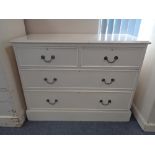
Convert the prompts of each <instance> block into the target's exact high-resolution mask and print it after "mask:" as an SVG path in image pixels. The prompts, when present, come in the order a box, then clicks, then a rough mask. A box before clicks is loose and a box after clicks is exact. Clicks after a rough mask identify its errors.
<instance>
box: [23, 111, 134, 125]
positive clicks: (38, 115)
mask: <svg viewBox="0 0 155 155" xmlns="http://www.w3.org/2000/svg"><path fill="white" fill-rule="evenodd" d="M26 113H27V117H28V119H29V120H32V121H51V120H52V121H113V122H114V121H118V122H123V121H125V122H127V121H129V120H130V116H131V112H130V111H125V110H124V111H95V110H94V111H64V110H44V109H40V110H27V111H26Z"/></svg>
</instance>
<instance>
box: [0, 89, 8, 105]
mask: <svg viewBox="0 0 155 155" xmlns="http://www.w3.org/2000/svg"><path fill="white" fill-rule="evenodd" d="M4 101H9V94H8V92H6V91H0V102H4Z"/></svg>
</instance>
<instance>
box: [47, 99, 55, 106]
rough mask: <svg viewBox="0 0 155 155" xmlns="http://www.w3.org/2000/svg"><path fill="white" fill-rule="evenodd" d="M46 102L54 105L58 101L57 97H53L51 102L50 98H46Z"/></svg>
mask: <svg viewBox="0 0 155 155" xmlns="http://www.w3.org/2000/svg"><path fill="white" fill-rule="evenodd" d="M46 102H47V103H49V104H50V105H55V104H56V103H57V102H58V99H55V100H54V102H51V101H50V99H46Z"/></svg>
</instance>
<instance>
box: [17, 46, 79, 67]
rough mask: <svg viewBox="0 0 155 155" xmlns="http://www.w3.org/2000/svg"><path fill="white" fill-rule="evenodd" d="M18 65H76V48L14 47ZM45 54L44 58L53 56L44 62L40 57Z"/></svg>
mask: <svg viewBox="0 0 155 155" xmlns="http://www.w3.org/2000/svg"><path fill="white" fill-rule="evenodd" d="M15 51H16V56H17V57H18V61H19V65H20V66H33V67H34V66H35V67H36V66H46V67H47V66H50V67H69V66H70V67H76V66H77V65H78V51H77V48H67V47H66V48H60V47H57V48H56V47H55V48H54V47H53V48H48V47H47V48H44V47H42V48H37V47H36V48H34V47H29V48H15ZM41 56H45V60H50V59H51V56H55V59H53V60H52V61H51V62H45V61H44V60H43V59H41Z"/></svg>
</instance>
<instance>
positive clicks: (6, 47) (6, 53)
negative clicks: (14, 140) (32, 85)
mask: <svg viewBox="0 0 155 155" xmlns="http://www.w3.org/2000/svg"><path fill="white" fill-rule="evenodd" d="M23 35H25V25H24V21H23V20H21V19H19V20H18V19H17V20H14V19H9V20H3V19H1V20H0V68H1V72H3V73H2V74H3V77H5V78H3V80H5V82H6V83H7V86H6V87H5V89H4V90H5V92H7V93H8V94H9V96H8V97H9V99H10V100H9V102H8V103H9V105H8V104H6V103H5V102H1V110H2V111H4V109H6V110H5V113H3V114H2V113H0V126H21V125H22V123H23V121H24V117H25V101H24V97H23V93H22V92H23V91H22V87H21V83H20V78H19V73H18V69H17V64H16V60H15V56H14V53H13V49H12V46H11V44H10V43H9V41H10V40H12V39H13V38H16V37H20V36H23ZM3 83H4V81H3ZM0 88H1V86H0ZM0 90H1V89H0ZM7 105H8V106H7Z"/></svg>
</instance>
